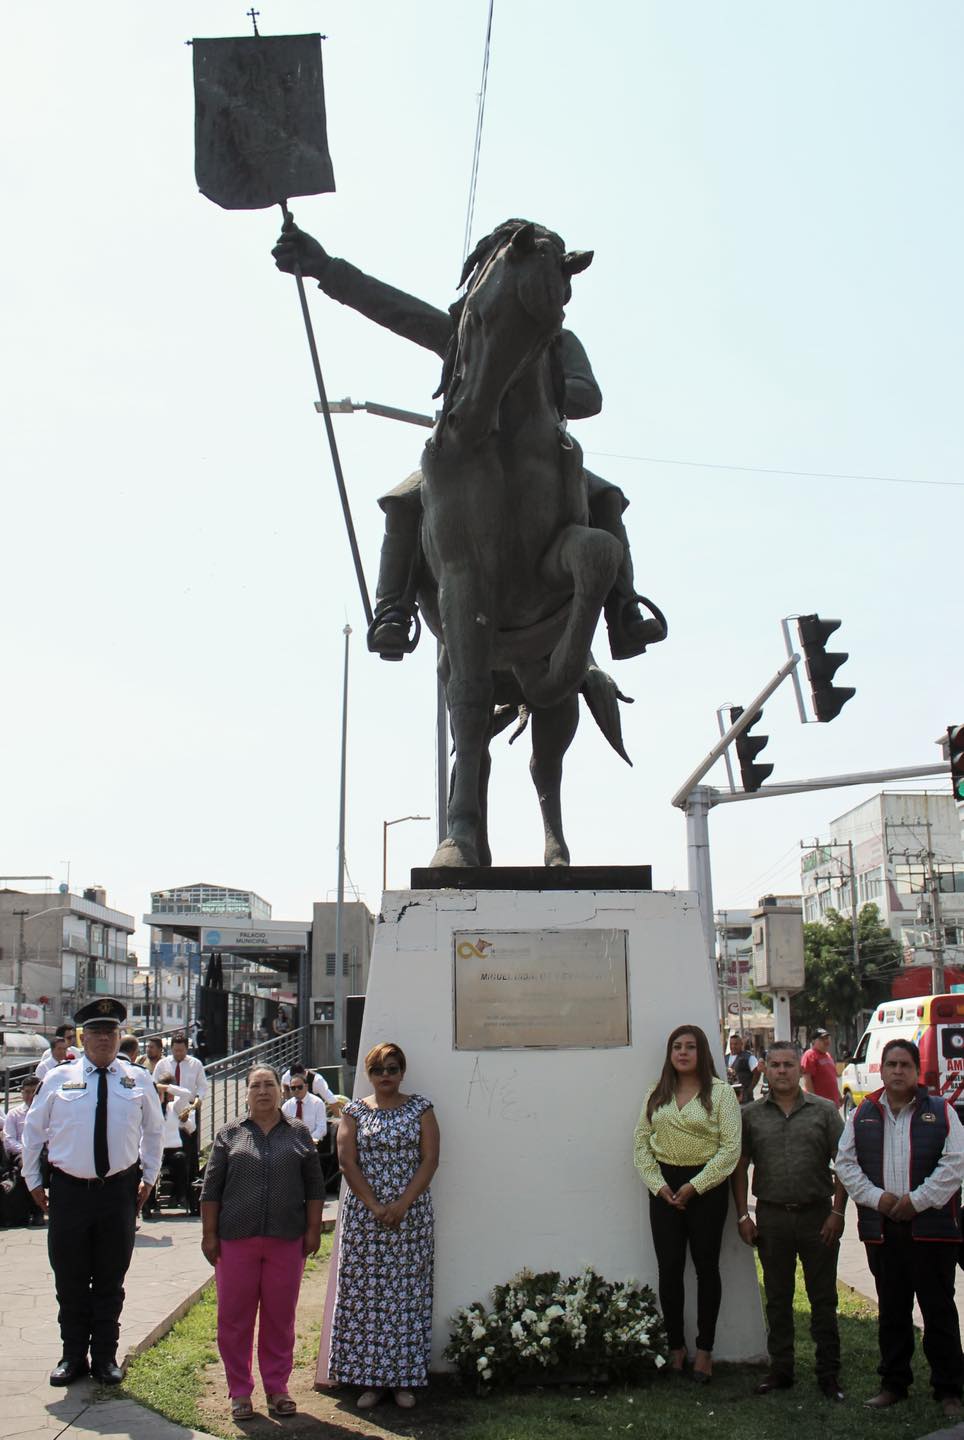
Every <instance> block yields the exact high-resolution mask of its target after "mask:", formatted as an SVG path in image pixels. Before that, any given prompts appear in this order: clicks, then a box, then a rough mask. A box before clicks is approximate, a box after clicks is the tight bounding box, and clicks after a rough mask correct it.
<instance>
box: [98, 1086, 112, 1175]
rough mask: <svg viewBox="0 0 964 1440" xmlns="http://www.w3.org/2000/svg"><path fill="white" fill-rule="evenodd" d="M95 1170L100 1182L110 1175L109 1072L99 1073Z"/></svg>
mask: <svg viewBox="0 0 964 1440" xmlns="http://www.w3.org/2000/svg"><path fill="white" fill-rule="evenodd" d="M94 1169H95V1170H96V1171H97V1178H98V1180H104V1179H106V1177H107V1175H108V1174H109V1173H110V1155H109V1154H108V1153H107V1071H106V1070H98V1071H97V1109H96V1110H95V1111H94Z"/></svg>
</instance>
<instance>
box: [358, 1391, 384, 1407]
mask: <svg viewBox="0 0 964 1440" xmlns="http://www.w3.org/2000/svg"><path fill="white" fill-rule="evenodd" d="M381 1398H382V1392H381V1391H380V1390H363V1391H362V1393H361V1394H360V1395H359V1397H358V1400H357V1401H356V1404H357V1405H358V1408H359V1410H374V1408H375V1406H376V1405H377V1404H378V1402H379V1400H380V1399H381Z"/></svg>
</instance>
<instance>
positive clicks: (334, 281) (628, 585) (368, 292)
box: [272, 220, 666, 660]
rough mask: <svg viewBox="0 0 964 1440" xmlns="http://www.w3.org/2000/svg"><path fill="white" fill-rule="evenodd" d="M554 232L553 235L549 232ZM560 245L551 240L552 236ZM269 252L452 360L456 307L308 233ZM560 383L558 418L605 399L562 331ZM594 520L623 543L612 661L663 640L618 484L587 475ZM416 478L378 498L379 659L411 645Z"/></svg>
mask: <svg viewBox="0 0 964 1440" xmlns="http://www.w3.org/2000/svg"><path fill="white" fill-rule="evenodd" d="M523 223H524V222H523V221H521V220H510V221H506V222H504V224H502V225H500V226H498V227H497V228H496V229H495V230H494V231H493V232H492V233H491V235H487V236H486V237H485V238H484V239H483V240H481V241H480V242H479V244H478V245H477V246H476V248H475V250H474V251H473V252H472V254H471V255H470V256H469V257H468V260H467V261H466V263H465V269H464V271H463V274H462V279H461V282H460V283H461V284H465V282H466V280H468V279H469V277H470V276H471V275H472V274H474V273H475V271H476V269H477V268H478V267H479V266H480V265H482V264H484V263H485V261H486V260H487V259H488V258H489V256H490V255H491V254H492V252H493V250H494V248H495V247H496V246H497V245H498V244H499V243H500V242H501V241H503V240H504V239H505V237H506V235H507V233H511V231H512V230H513V229H514V228H516V227H517V226H519V225H522V224H523ZM547 233H549V234H550V235H552V232H547ZM552 238H553V240H556V241H558V243H559V245H560V248H561V249H562V250H564V249H565V246H564V245H563V244H562V241H561V240H560V239H559V237H558V236H555V235H552ZM272 254H273V256H274V259H275V263H276V264H277V266H278V268H279V270H284V271H286V272H288V273H290V272H291V271H292V270H293V269H294V268H295V266H296V265H298V266H300V268H301V271H302V274H304V275H309V276H312V277H313V278H314V279H316V280H317V281H318V285H319V288H320V289H321V290H324V292H325V294H326V295H330V296H331V298H332V299H333V300H338V301H340V302H341V304H343V305H349V306H351V308H352V309H353V310H357V311H359V313H360V314H362V315H366V316H367V317H368V319H369V320H374V321H375V322H376V324H378V325H383V326H385V328H386V329H388V330H392V331H394V333H395V334H396V335H401V336H402V337H403V339H406V340H412V341H414V342H415V344H416V345H421V346H423V347H424V348H425V349H427V350H433V351H434V352H435V353H436V354H437V355H439V356H441V357H443V359H444V358H445V357H446V356H447V355H449V353H450V349H451V345H452V341H453V338H454V336H455V331H456V325H457V322H458V316H459V312H460V308H461V301H456V302H455V304H454V305H453V306H452V307H451V309H450V310H438V309H436V307H435V306H434V305H428V304H426V302H425V301H424V300H418V299H416V297H415V296H413V295H407V294H406V293H405V292H404V291H403V290H396V289H395V288H394V287H393V286H391V285H386V284H385V283H384V282H383V281H381V280H376V279H374V278H373V277H372V276H371V275H366V274H364V272H363V271H361V270H359V269H357V268H356V267H355V266H354V265H351V264H349V262H348V261H347V260H339V259H337V258H335V257H334V256H330V255H328V254H327V252H326V251H325V250H324V249H323V248H322V246H321V245H320V244H319V243H318V241H317V240H315V239H314V238H313V237H312V236H310V235H308V234H307V233H306V232H305V231H303V230H299V229H298V227H297V226H296V225H295V224H294V223H293V222H290V221H289V222H286V223H285V227H284V229H283V230H282V233H281V237H280V239H279V241H278V244H277V245H276V246H275V248H274V250H273V251H272ZM553 359H554V364H555V367H556V370H557V372H558V374H559V377H560V386H559V389H560V391H561V394H560V410H561V415H562V418H563V419H569V420H584V419H587V418H588V417H589V416H590V415H598V413H599V411H600V410H601V409H602V393H601V391H600V389H599V386H598V384H597V383H596V378H595V376H594V375H593V373H592V368H591V366H590V364H589V358H588V356H587V355H586V352H585V350H584V349H583V347H582V345H581V343H580V342H579V340H578V339H577V338H576V336H575V335H574V334H573V333H572V331H571V330H561V331H560V332H559V338H558V341H557V342H556V347H555V355H554V357H553ZM585 477H586V484H587V487H588V496H589V515H590V520H591V523H592V524H593V525H594V526H595V527H596V528H598V529H600V530H606V531H608V533H609V534H610V535H613V536H615V538H616V539H617V540H619V542H620V543H621V545H622V553H623V559H622V563H621V565H620V568H619V573H618V575H617V576H616V580H615V582H614V584H613V587H612V589H611V590H610V592H609V594H608V596H607V597H606V602H605V605H604V614H605V617H606V626H607V629H608V631H609V649H610V652H611V654H612V657H613V659H614V660H628V659H630V658H631V657H632V656H634V655H641V654H642V653H643V651H644V650H645V649H646V647H647V645H653V644H655V643H656V642H657V641H659V640H664V639H665V638H666V627H665V624H664V623H663V622H662V620H661V619H656V618H653V619H649V618H646V617H644V616H643V615H642V614H641V612H640V608H639V601H640V597H639V596H638V595H637V594H636V588H635V584H634V580H633V561H632V555H631V553H630V548H629V537H628V535H627V534H626V528H625V526H624V525H623V519H622V513H623V511H624V510H625V508H626V506H627V505H628V503H629V502H628V501H627V499H626V497H625V496H624V495H623V492H622V491H621V490H620V489H619V488H618V486H616V485H613V484H612V483H611V482H610V481H608V480H603V479H602V478H601V477H600V476H599V475H594V474H593V473H592V472H591V471H589V470H586V471H585ZM421 485H422V474H421V471H420V470H416V471H415V472H414V473H413V474H412V475H410V476H409V477H408V478H407V479H406V480H403V481H402V482H401V484H400V485H396V486H395V488H394V489H393V490H391V491H389V493H388V494H387V495H383V496H381V497H380V499H379V502H378V503H379V505H380V506H381V508H382V510H383V511H384V512H385V538H384V540H383V542H382V551H381V560H380V564H379V570H378V585H377V587H376V594H375V618H374V620H373V621H372V625H371V629H370V631H369V640H368V643H369V648H370V649H371V650H373V651H375V652H377V653H378V654H379V655H381V657H382V659H384V660H401V658H402V656H403V655H404V654H406V653H407V652H408V651H410V650H411V649H413V648H414V644H413V641H412V639H411V625H412V621H413V617H414V606H415V590H416V581H417V574H416V571H417V568H418V556H419V529H420V525H421V518H422V502H421Z"/></svg>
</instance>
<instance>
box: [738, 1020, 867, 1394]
mask: <svg viewBox="0 0 964 1440" xmlns="http://www.w3.org/2000/svg"><path fill="white" fill-rule="evenodd" d="M766 1077H767V1082H768V1084H769V1087H770V1090H769V1094H768V1095H767V1097H766V1099H765V1100H755V1101H754V1102H753V1103H752V1104H750V1105H745V1106H743V1110H742V1116H743V1154H742V1156H741V1158H740V1163H739V1164H738V1165H737V1167H736V1170H735V1171H734V1172H733V1177H732V1185H733V1198H734V1200H735V1201H736V1214H737V1224H738V1226H739V1231H740V1239H741V1240H742V1241H743V1242H744V1244H746V1245H754V1244H755V1245H756V1246H757V1248H758V1250H759V1252H760V1262H761V1264H762V1266H763V1288H764V1291H765V1293H766V1308H767V1327H768V1332H769V1333H768V1336H767V1349H768V1350H769V1353H770V1372H769V1374H768V1375H767V1376H766V1377H765V1378H764V1379H763V1380H762V1381H761V1382H760V1384H759V1385H758V1386H757V1394H758V1395H768V1394H769V1393H770V1392H771V1391H772V1390H785V1389H787V1388H788V1387H789V1386H791V1385H792V1384H793V1291H794V1283H795V1280H796V1269H797V1256H798V1255H799V1257H800V1262H801V1264H802V1266H803V1276H804V1280H805V1281H806V1285H807V1296H808V1298H809V1300H810V1333H811V1335H812V1336H813V1339H814V1345H815V1347H816V1368H817V1384H818V1385H819V1387H820V1389H821V1390H822V1391H823V1393H824V1395H826V1396H827V1397H828V1398H829V1399H831V1400H842V1399H843V1398H844V1396H843V1391H842V1390H841V1388H840V1334H839V1331H838V1328H837V1255H838V1252H839V1249H840V1237H841V1235H842V1234H843V1228H844V1211H845V1209H846V1206H847V1193H846V1191H845V1190H844V1188H843V1186H842V1185H841V1184H840V1181H839V1180H838V1179H837V1178H836V1176H835V1175H834V1174H833V1172H832V1170H831V1164H832V1162H833V1159H834V1156H835V1155H836V1153H837V1142H838V1140H839V1139H840V1132H841V1131H842V1129H843V1121H842V1120H841V1118H840V1113H839V1111H838V1110H837V1108H836V1106H835V1105H832V1104H831V1103H830V1101H829V1100H823V1099H821V1098H820V1096H819V1095H809V1094H807V1093H806V1091H804V1090H803V1089H801V1086H800V1052H799V1050H798V1048H797V1046H796V1045H793V1044H791V1043H790V1041H786V1040H784V1041H779V1040H778V1041H775V1042H774V1044H773V1045H771V1046H770V1049H769V1051H768V1052H767V1061H766ZM751 1164H752V1165H753V1193H754V1195H755V1196H756V1220H755V1221H754V1220H753V1219H752V1218H751V1216H750V1214H749V1211H748V1210H747V1170H748V1167H749V1166H750V1165H751Z"/></svg>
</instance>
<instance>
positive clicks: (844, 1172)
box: [834, 1091, 964, 1214]
mask: <svg viewBox="0 0 964 1440" xmlns="http://www.w3.org/2000/svg"><path fill="white" fill-rule="evenodd" d="M879 1100H880V1107H881V1109H882V1110H883V1112H884V1188H883V1190H881V1189H880V1188H879V1187H878V1186H877V1185H874V1184H873V1182H872V1181H871V1180H868V1178H867V1176H866V1175H865V1173H864V1172H863V1170H861V1168H860V1166H859V1165H858V1164H857V1147H856V1144H855V1142H854V1116H855V1115H856V1113H857V1112H856V1111H853V1112H852V1113H851V1114H850V1115H849V1116H848V1118H847V1122H846V1124H845V1125H844V1128H843V1134H842V1135H841V1137H840V1143H839V1145H838V1146H837V1158H836V1160H835V1161H834V1169H835V1170H836V1172H837V1178H838V1179H839V1180H840V1183H841V1185H843V1187H844V1189H845V1190H846V1192H847V1194H848V1195H849V1196H850V1198H851V1200H852V1201H853V1202H854V1204H855V1205H866V1206H867V1207H868V1208H869V1209H871V1210H876V1209H877V1206H878V1204H879V1203H880V1197H881V1195H883V1193H884V1191H885V1190H886V1191H889V1192H890V1194H891V1195H896V1196H898V1198H899V1197H900V1196H901V1195H906V1194H908V1193H909V1194H910V1202H911V1204H912V1205H913V1207H914V1209H915V1210H916V1211H917V1212H918V1214H919V1213H920V1211H921V1210H940V1209H941V1207H942V1206H944V1205H946V1204H947V1202H948V1200H950V1198H951V1196H952V1195H956V1194H957V1192H958V1190H960V1188H961V1181H962V1180H964V1127H962V1125H961V1122H960V1120H958V1118H957V1115H956V1113H955V1111H954V1107H953V1106H952V1105H949V1106H948V1114H947V1120H948V1126H947V1138H946V1140H945V1141H944V1153H943V1154H942V1155H941V1158H940V1159H939V1160H938V1162H937V1165H936V1166H935V1168H934V1170H933V1171H932V1172H931V1174H930V1175H928V1177H927V1179H926V1180H924V1181H923V1183H922V1184H920V1185H918V1187H917V1189H916V1190H910V1161H911V1154H910V1122H911V1117H912V1115H913V1113H914V1106H913V1103H911V1104H910V1105H905V1106H904V1107H903V1109H902V1110H899V1111H898V1112H897V1114H896V1115H895V1114H894V1112H893V1110H891V1108H890V1105H889V1103H888V1100H887V1092H886V1091H884V1092H883V1093H882V1094H881V1095H880V1097H879ZM937 1123H938V1124H940V1120H938V1121H937Z"/></svg>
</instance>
